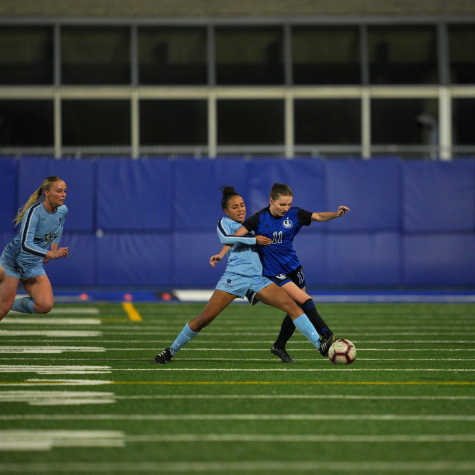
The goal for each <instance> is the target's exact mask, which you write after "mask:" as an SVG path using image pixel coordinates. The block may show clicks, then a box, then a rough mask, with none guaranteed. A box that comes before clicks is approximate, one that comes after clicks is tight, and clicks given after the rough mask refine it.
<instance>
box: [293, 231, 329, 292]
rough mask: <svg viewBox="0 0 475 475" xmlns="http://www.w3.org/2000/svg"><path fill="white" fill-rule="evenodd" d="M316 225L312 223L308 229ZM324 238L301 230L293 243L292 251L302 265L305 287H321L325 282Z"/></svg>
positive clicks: (318, 234) (321, 235)
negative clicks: (293, 250)
mask: <svg viewBox="0 0 475 475" xmlns="http://www.w3.org/2000/svg"><path fill="white" fill-rule="evenodd" d="M316 224H318V223H313V224H312V225H310V227H312V226H315V225H316ZM325 242H326V240H325V236H324V235H323V234H320V233H317V234H316V233H310V232H308V228H305V227H304V228H303V229H302V230H301V231H300V233H299V234H298V235H297V237H296V238H295V241H294V249H295V251H296V252H297V256H298V257H299V260H300V264H302V268H303V272H304V275H305V280H306V282H307V285H323V284H325V283H326V281H327V259H326V258H325Z"/></svg>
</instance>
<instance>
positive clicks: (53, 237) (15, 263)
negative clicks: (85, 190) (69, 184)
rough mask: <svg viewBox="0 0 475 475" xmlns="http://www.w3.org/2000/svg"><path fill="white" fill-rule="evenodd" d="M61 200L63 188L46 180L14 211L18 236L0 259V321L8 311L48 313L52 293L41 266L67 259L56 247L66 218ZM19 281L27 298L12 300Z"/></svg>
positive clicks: (53, 180)
mask: <svg viewBox="0 0 475 475" xmlns="http://www.w3.org/2000/svg"><path fill="white" fill-rule="evenodd" d="M43 196H44V199H43V201H40V199H41V198H42V197H43ZM65 199H66V184H65V183H64V181H63V180H61V178H59V177H57V176H50V177H48V178H46V179H45V180H44V182H43V184H42V185H41V186H40V187H39V188H38V189H37V190H36V191H35V192H34V193H33V194H32V195H31V196H30V198H29V200H28V201H27V202H26V203H25V205H24V206H23V207H22V208H20V210H19V211H18V215H17V217H16V218H15V224H19V223H21V228H20V232H19V233H18V235H17V236H16V237H15V239H13V241H11V242H9V243H8V244H7V245H6V247H5V249H4V250H3V253H2V255H1V256H0V263H1V265H2V266H3V268H4V271H5V278H4V281H3V282H2V285H0V320H1V319H2V318H3V317H4V316H5V315H6V314H7V313H8V312H9V311H10V310H15V311H17V312H21V313H48V312H49V311H50V310H51V309H52V308H53V303H54V300H53V290H52V288H51V283H50V281H49V279H48V277H47V275H46V273H45V270H44V268H43V264H46V263H47V262H49V261H50V260H51V259H59V258H61V257H68V248H67V247H61V248H60V247H58V246H59V241H60V239H61V236H62V234H63V227H64V220H65V218H66V215H67V214H68V208H66V206H65V205H64V200H65ZM49 247H51V250H48V249H49ZM20 281H21V284H22V285H23V288H24V289H25V290H26V292H27V293H28V295H29V297H24V298H21V299H17V300H15V295H16V292H17V289H18V283H19V282H20Z"/></svg>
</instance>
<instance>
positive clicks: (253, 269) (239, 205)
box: [154, 186, 320, 364]
mask: <svg viewBox="0 0 475 475" xmlns="http://www.w3.org/2000/svg"><path fill="white" fill-rule="evenodd" d="M222 190H223V198H222V201H221V206H222V208H223V210H224V212H225V213H226V214H227V217H224V218H222V219H221V220H220V221H219V223H218V236H219V239H220V241H221V242H222V243H223V244H229V245H230V246H232V247H231V250H230V252H229V257H228V265H227V267H226V271H225V272H224V274H223V276H222V277H221V279H220V280H219V282H218V284H217V285H216V290H215V291H214V293H213V295H212V296H211V298H210V300H209V302H208V303H207V304H206V307H205V308H204V310H203V311H202V312H201V313H200V314H199V315H198V316H197V317H196V318H193V319H192V320H190V321H189V322H188V323H187V324H186V325H185V326H184V328H183V330H182V331H181V332H180V334H179V335H178V337H177V338H176V340H175V341H174V342H173V344H172V345H171V346H170V347H169V348H165V349H164V350H163V351H162V352H161V353H159V354H158V355H157V356H156V357H155V360H154V361H155V363H157V364H164V363H168V362H170V361H171V359H172V357H173V355H175V353H176V352H177V351H179V350H180V349H181V348H183V346H184V345H186V344H187V343H188V342H189V341H190V340H191V339H192V338H194V337H195V336H196V335H198V333H199V332H200V331H201V330H202V329H203V328H204V327H206V326H207V325H209V324H210V323H211V322H212V321H213V320H214V319H215V318H216V317H217V316H218V315H219V314H220V313H221V312H222V311H223V310H224V309H225V308H226V307H227V306H228V305H229V304H230V303H231V302H232V301H233V300H234V299H235V298H236V297H241V298H244V297H246V296H251V299H252V296H253V295H256V296H257V298H258V299H259V301H261V302H263V303H265V304H267V305H271V306H273V307H276V308H278V309H280V310H282V311H283V312H286V313H287V314H288V315H289V316H290V317H289V318H291V319H292V320H293V322H294V324H295V326H296V327H297V328H298V329H299V330H300V331H301V332H302V333H303V334H304V335H305V336H306V337H307V338H308V339H309V340H310V342H311V343H312V344H314V345H315V346H316V347H317V348H319V347H320V340H319V336H318V333H317V332H316V331H315V328H314V327H313V326H312V324H311V323H310V320H309V319H308V317H307V316H306V315H305V314H303V312H302V309H301V308H300V307H298V305H297V304H296V303H295V302H294V301H293V300H292V299H291V298H290V297H289V296H288V295H287V294H286V293H285V292H284V291H283V290H282V289H280V288H279V287H278V286H277V285H276V284H275V283H273V282H272V281H271V280H269V279H268V278H267V277H263V275H262V263H261V260H260V258H259V254H258V252H257V248H256V243H257V244H260V245H263V246H265V245H268V244H270V242H271V240H270V239H268V238H265V237H263V236H255V235H246V236H241V237H237V236H234V235H233V234H234V233H235V231H237V229H239V228H241V226H242V223H243V222H244V220H245V218H246V206H245V205H244V200H243V199H242V198H241V196H240V195H239V194H238V193H237V192H236V191H235V190H234V188H233V187H232V186H225V187H223V188H222Z"/></svg>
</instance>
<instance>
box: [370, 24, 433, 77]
mask: <svg viewBox="0 0 475 475" xmlns="http://www.w3.org/2000/svg"><path fill="white" fill-rule="evenodd" d="M368 50H369V60H370V81H371V83H372V84H435V83H437V82H438V76H437V41H436V29H435V26H388V27H382V26H377V27H369V28H368Z"/></svg>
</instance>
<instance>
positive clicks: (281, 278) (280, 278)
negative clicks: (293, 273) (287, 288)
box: [275, 274, 287, 280]
mask: <svg viewBox="0 0 475 475" xmlns="http://www.w3.org/2000/svg"><path fill="white" fill-rule="evenodd" d="M275 277H276V279H279V280H284V279H285V278H286V277H287V276H286V275H285V274H279V275H276V276H275Z"/></svg>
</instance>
